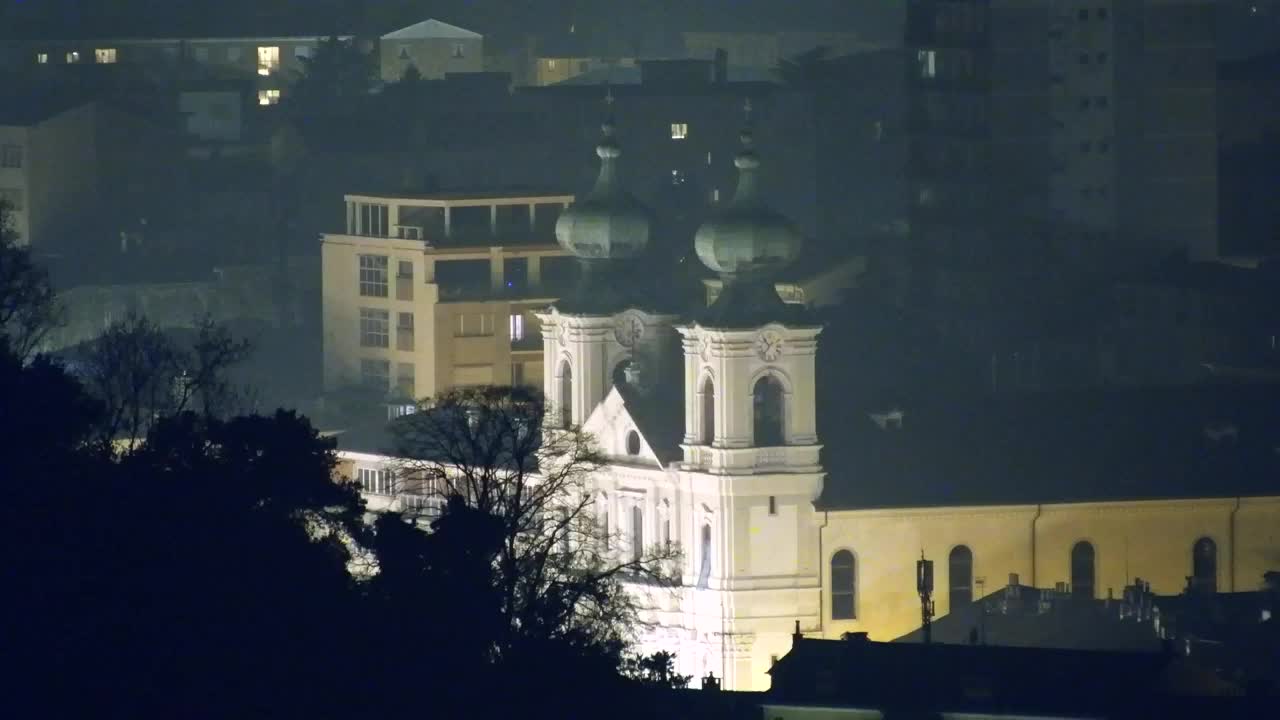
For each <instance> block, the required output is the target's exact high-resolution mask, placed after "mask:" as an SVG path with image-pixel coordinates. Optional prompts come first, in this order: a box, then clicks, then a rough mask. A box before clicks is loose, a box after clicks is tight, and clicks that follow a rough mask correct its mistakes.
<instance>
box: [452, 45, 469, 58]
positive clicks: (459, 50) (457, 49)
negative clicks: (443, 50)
mask: <svg viewBox="0 0 1280 720" xmlns="http://www.w3.org/2000/svg"><path fill="white" fill-rule="evenodd" d="M465 50H466V48H464V47H463V45H462V43H454V44H453V57H455V58H461V57H465V55H466V53H465Z"/></svg>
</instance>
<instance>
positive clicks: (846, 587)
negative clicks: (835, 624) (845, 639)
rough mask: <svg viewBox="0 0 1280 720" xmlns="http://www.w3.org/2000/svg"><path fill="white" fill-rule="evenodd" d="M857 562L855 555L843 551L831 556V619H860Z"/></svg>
mask: <svg viewBox="0 0 1280 720" xmlns="http://www.w3.org/2000/svg"><path fill="white" fill-rule="evenodd" d="M857 571H858V568H857V562H856V561H855V560H854V559H853V553H851V552H849V551H848V550H841V551H840V552H838V553H836V554H835V555H832V556H831V619H832V620H853V619H855V618H857V617H858V613H857V607H856V606H855V604H854V596H855V595H856V593H857V589H858V572H857Z"/></svg>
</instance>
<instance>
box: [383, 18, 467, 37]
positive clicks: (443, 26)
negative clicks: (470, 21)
mask: <svg viewBox="0 0 1280 720" xmlns="http://www.w3.org/2000/svg"><path fill="white" fill-rule="evenodd" d="M481 37H483V35H481V34H480V33H478V32H472V31H470V30H467V29H466V28H460V27H458V26H457V25H450V24H449V23H447V22H441V21H439V20H436V19H434V18H432V19H429V20H423V21H422V22H419V23H414V24H412V25H409V26H407V27H402V28H400V29H399V30H394V31H392V32H389V33H387V34H386V35H383V36H382V39H383V40H424V39H428V38H438V39H444V40H473V39H478V38H481Z"/></svg>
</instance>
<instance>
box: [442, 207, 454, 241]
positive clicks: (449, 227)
mask: <svg viewBox="0 0 1280 720" xmlns="http://www.w3.org/2000/svg"><path fill="white" fill-rule="evenodd" d="M449 210H450V208H449V206H448V205H445V206H444V236H445V237H446V238H452V237H453V214H452V213H450V212H449Z"/></svg>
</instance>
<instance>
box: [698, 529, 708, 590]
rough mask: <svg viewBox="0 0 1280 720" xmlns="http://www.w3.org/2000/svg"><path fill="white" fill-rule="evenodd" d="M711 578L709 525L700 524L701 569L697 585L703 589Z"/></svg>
mask: <svg viewBox="0 0 1280 720" xmlns="http://www.w3.org/2000/svg"><path fill="white" fill-rule="evenodd" d="M709 580H711V525H710V524H704V525H703V526H702V569H701V570H700V571H698V587H699V588H700V589H703V590H705V589H706V587H707V582H708V581H709Z"/></svg>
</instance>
